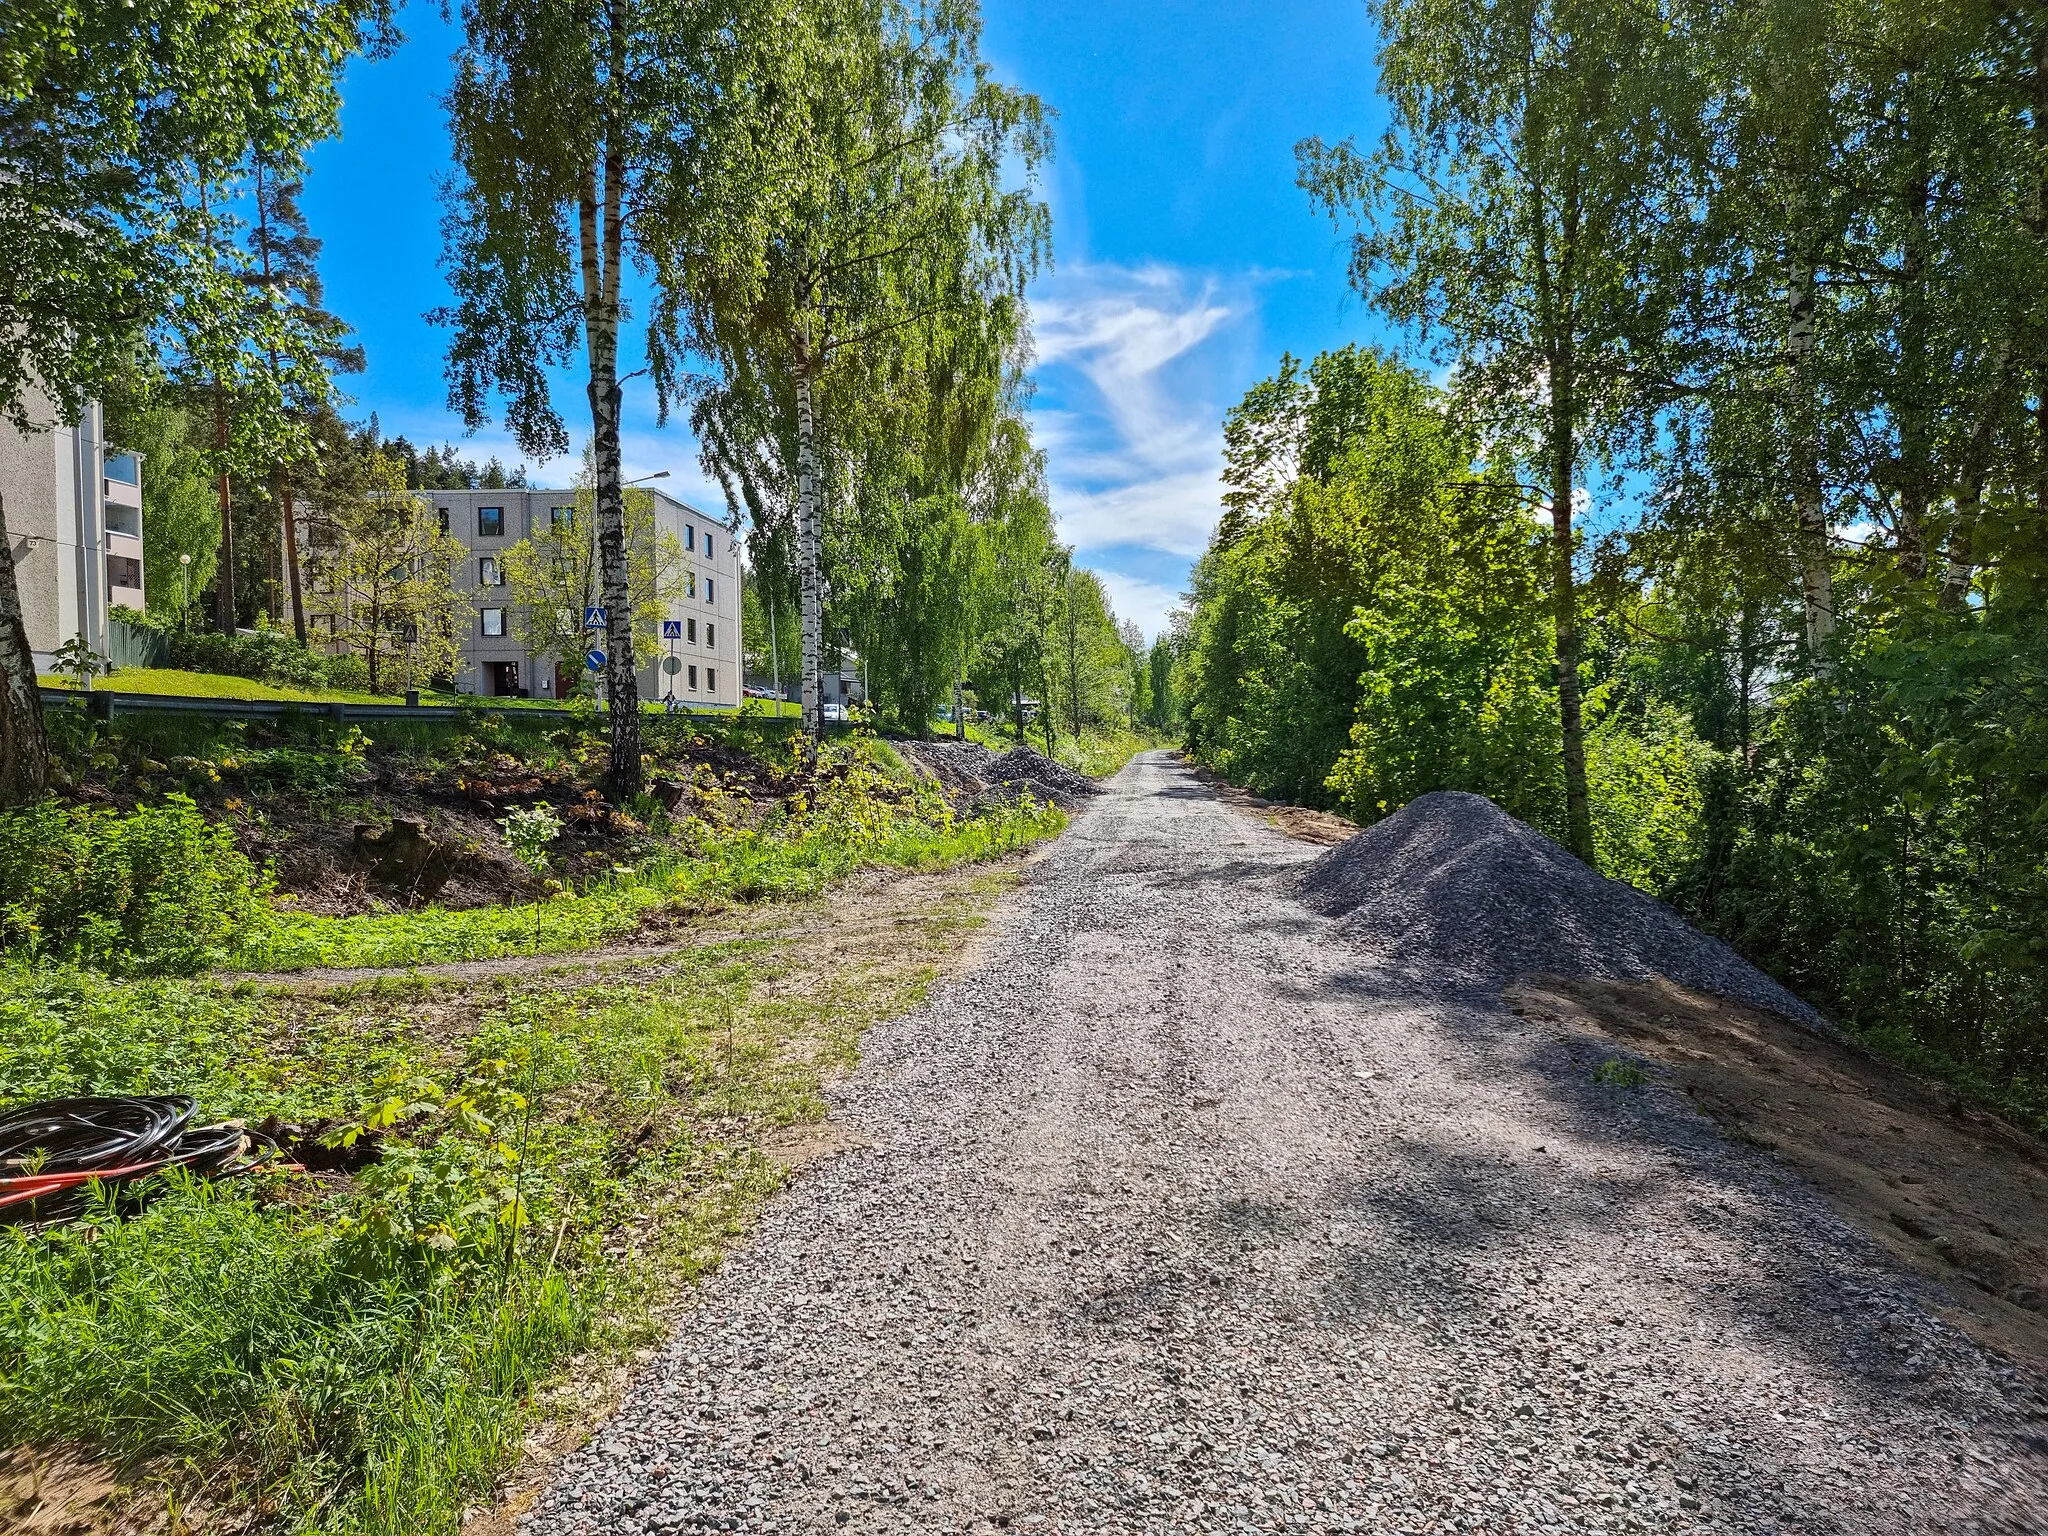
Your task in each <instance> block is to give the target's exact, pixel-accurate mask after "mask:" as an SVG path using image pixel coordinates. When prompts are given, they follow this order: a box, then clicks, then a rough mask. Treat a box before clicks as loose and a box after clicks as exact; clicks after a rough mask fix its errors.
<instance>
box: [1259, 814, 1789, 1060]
mask: <svg viewBox="0 0 2048 1536" xmlns="http://www.w3.org/2000/svg"><path fill="white" fill-rule="evenodd" d="M1294 888H1295V891H1296V893H1297V894H1299V895H1300V897H1301V899H1302V900H1303V901H1304V902H1306V903H1307V904H1308V905H1309V906H1311V907H1313V908H1314V909H1315V910H1316V911H1318V912H1321V913H1323V914H1324V915H1326V916H1331V917H1336V918H1338V919H1340V923H1341V926H1342V928H1343V930H1344V932H1345V933H1346V934H1347V935H1348V936H1350V937H1351V938H1352V939H1353V940H1354V941H1355V942H1356V943H1357V944H1358V945H1359V947H1360V948H1361V949H1363V950H1364V951H1366V952H1367V953H1369V954H1371V955H1372V956H1374V957H1375V958H1376V959H1378V960H1379V961H1380V962H1381V963H1382V964H1384V965H1385V966H1387V967H1389V968H1390V969H1392V970H1394V971H1396V972H1398V973H1401V974H1403V975H1405V976H1407V977H1409V978H1412V979H1413V980H1415V981H1418V982H1421V983H1422V984H1424V985H1426V986H1428V987H1430V988H1431V989H1432V990H1436V991H1446V990H1456V989H1459V988H1462V989H1464V990H1466V991H1468V992H1470V993H1471V994H1472V995H1473V996H1474V997H1475V998H1478V999H1481V1000H1487V999H1492V998H1496V997H1498V996H1499V994H1500V989H1501V986H1502V984H1503V983H1504V982H1507V981H1510V980H1512V979H1513V978H1515V977H1517V976H1527V975H1532V974H1536V973H1548V974H1551V975H1558V976H1597V977H1600V978H1601V979H1603V980H1607V981H1630V980H1640V979H1641V978H1644V977H1648V976H1667V977H1669V978H1670V979H1671V980H1673V981H1675V982H1678V983H1679V984H1680V985H1682V986H1688V987H1697V988H1699V989H1700V990H1701V991H1703V992H1718V993H1720V994H1721V995H1722V996H1723V997H1733V998H1738V999H1740V1000H1741V1001H1743V1002H1746V1003H1755V1004H1756V1005H1757V1006H1758V1007H1760V1008H1769V1009H1771V1010H1772V1011H1774V1012H1777V1013H1782V1014H1785V1015H1787V1016H1788V1017H1791V1018H1795V1019H1799V1020H1801V1021H1803V1022H1806V1023H1809V1024H1811V1023H1817V1022H1819V1017H1820V1016H1819V1015H1818V1014H1816V1013H1815V1012H1814V1010H1813V1009H1812V1008H1811V1007H1809V1006H1808V1005H1807V1004H1806V1003H1805V1002H1803V1001H1801V1000H1800V999H1799V998H1797V997H1794V996H1793V995H1792V994H1791V993H1790V992H1787V991H1786V990H1785V989H1784V988H1783V987H1781V986H1779V985H1778V984H1777V983H1776V982H1775V981H1773V980H1771V978H1770V977H1768V976H1766V975H1765V974H1764V973H1763V972H1762V971H1759V970H1758V969H1757V968H1756V967H1755V966H1753V965H1751V964H1750V963H1749V962H1748V961H1747V960H1745V959H1743V958H1742V956H1740V955H1738V954H1736V953H1735V951H1734V950H1732V949H1730V948H1729V947H1728V946H1727V945H1726V944H1723V943H1722V942H1721V941H1720V940H1719V939H1713V938H1709V937H1708V936H1707V935H1706V934H1704V933H1701V932H1700V931H1699V930H1698V929H1697V928H1694V927H1693V926H1692V925H1691V924H1689V923H1687V922H1686V920H1685V919H1684V918H1682V917H1680V916H1679V915H1678V914H1677V913H1676V912H1674V911H1672V910H1671V909H1670V908H1669V907H1667V906H1665V905H1664V904H1663V903H1662V902H1661V901H1658V900H1656V899H1655V898H1654V897H1650V896H1646V895H1644V894H1643V893H1642V892H1641V891H1639V890H1637V889H1636V888H1635V887H1634V886H1632V885H1628V884H1625V883H1624V882H1622V881H1620V880H1609V879H1606V878H1604V877H1603V876H1601V875H1598V874H1596V873H1594V872H1593V871H1592V870H1591V869H1588V868H1587V867H1586V865H1585V864H1584V863H1582V862H1581V861H1580V860H1578V859H1577V858H1575V857H1573V856H1572V855H1571V854H1569V853H1567V852H1566V851H1565V850H1564V849H1563V848H1562V847H1561V846H1559V845H1558V844H1557V843H1554V842H1552V841H1551V840H1550V839H1549V838H1547V837H1545V836H1544V835H1543V834H1542V833H1541V832H1538V831H1537V830H1536V829H1535V828H1534V827H1532V826H1530V825H1529V824H1528V823H1527V822H1523V821H1517V820H1516V819H1515V818H1514V817H1512V816H1510V815H1509V814H1508V813H1507V812H1506V811H1504V810H1502V809H1501V808H1500V807H1499V806H1497V805H1495V804H1494V803H1493V802H1492V801H1491V800H1489V799H1487V798H1486V797H1485V796H1484V795H1468V794H1465V793H1463V792H1462V791H1458V790H1439V791H1438V792H1437V793H1435V794H1430V795H1423V796H1421V797H1420V798H1418V799H1415V800H1411V801H1410V802H1409V803H1408V804H1407V805H1404V806H1403V807H1401V809H1400V810H1398V811H1396V812H1395V813H1394V814H1393V815H1391V816H1389V817H1387V819H1386V820H1384V821H1381V822H1377V823H1375V824H1374V825H1373V826H1371V827H1369V828H1367V829H1366V830H1365V831H1363V832H1361V833H1359V834H1358V836H1356V837H1354V838H1352V839H1351V840H1350V841H1349V842H1347V843H1343V844H1340V845H1339V846H1338V847H1335V848H1333V849H1331V850H1330V851H1329V852H1328V853H1326V854H1324V855H1323V856H1322V857H1321V858H1319V859H1317V860H1316V861H1315V862H1314V863H1313V864H1311V865H1309V866H1308V868H1306V869H1304V870H1303V871H1302V872H1301V874H1300V876H1299V877H1298V878H1297V879H1296V881H1295V887H1294Z"/></svg>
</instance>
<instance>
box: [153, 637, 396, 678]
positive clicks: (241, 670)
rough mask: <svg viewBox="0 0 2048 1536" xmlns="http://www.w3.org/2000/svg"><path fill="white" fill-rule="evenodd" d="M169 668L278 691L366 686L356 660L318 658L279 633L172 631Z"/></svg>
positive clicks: (364, 671) (360, 663)
mask: <svg viewBox="0 0 2048 1536" xmlns="http://www.w3.org/2000/svg"><path fill="white" fill-rule="evenodd" d="M170 640H171V665H172V666H174V667H183V668H186V669H188V670H190V671H193V672H221V673H225V674H227V675H228V676H229V677H246V678H250V679H252V680H254V681H256V682H259V683H271V684H274V685H276V686H278V687H281V688H353V689H359V690H360V689H364V688H368V687H369V685H370V674H369V669H368V668H367V667H365V666H364V665H363V660H362V658H361V657H359V656H323V655H321V654H320V653H319V652H318V651H315V650H310V649H308V648H307V647H306V646H303V645H301V644H299V642H298V641H297V640H296V639H294V638H293V637H292V636H290V635H287V634H285V633H284V632H283V631H282V630H276V629H259V630H257V631H255V632H254V633H253V634H235V635H223V634H220V633H218V632H217V631H214V630H199V629H186V630H173V631H171V635H170Z"/></svg>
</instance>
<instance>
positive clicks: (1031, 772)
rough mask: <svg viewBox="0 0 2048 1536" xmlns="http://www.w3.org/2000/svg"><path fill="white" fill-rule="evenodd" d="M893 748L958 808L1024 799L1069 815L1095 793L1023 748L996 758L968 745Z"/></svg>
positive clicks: (909, 744)
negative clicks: (1025, 796)
mask: <svg viewBox="0 0 2048 1536" xmlns="http://www.w3.org/2000/svg"><path fill="white" fill-rule="evenodd" d="M895 746H896V749H897V750H898V751H899V752H901V753H902V754H903V755H904V756H905V757H907V758H908V759H910V760H911V761H912V762H914V763H916V764H917V765H918V766H919V767H921V768H923V769H924V770H925V772H927V773H929V774H930V775H931V776H932V777H933V778H935V779H937V780H938V781H939V787H940V788H941V789H943V790H945V792H946V798H947V799H948V800H950V801H952V802H953V804H954V805H955V806H957V807H961V808H967V807H971V806H977V805H983V804H987V803H989V802H990V801H993V800H1013V799H1015V798H1016V797H1017V796H1018V795H1020V794H1028V795H1030V796H1032V797H1033V798H1034V799H1038V800H1048V801H1050V802H1052V804H1054V805H1056V806H1058V807H1060V809H1062V810H1072V809H1073V808H1074V807H1075V806H1077V805H1079V804H1080V803H1081V802H1082V801H1083V800H1085V799H1087V798H1088V797H1089V796H1090V795H1096V794H1100V793H1101V789H1100V787H1099V786H1098V785H1097V784H1096V783H1095V781H1094V780H1092V779H1089V778H1086V777H1084V776H1083V775H1081V774H1078V773H1076V772H1074V770H1073V769H1071V768H1069V767H1067V766H1066V764H1064V763H1056V762H1054V761H1053V760H1052V759H1051V758H1049V757H1046V756H1044V755H1043V754H1041V753H1037V752H1034V751H1032V750H1031V749H1030V748H1029V747H1012V748H1010V750H1009V751H1007V752H1001V753H997V752H991V751H990V750H989V749H988V748H987V747H984V746H982V745H981V744H980V743H978V742H972V741H901V742H897V743H895Z"/></svg>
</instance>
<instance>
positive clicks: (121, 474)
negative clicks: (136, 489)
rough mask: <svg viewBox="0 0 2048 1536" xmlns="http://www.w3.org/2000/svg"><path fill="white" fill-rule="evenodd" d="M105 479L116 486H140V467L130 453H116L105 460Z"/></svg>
mask: <svg viewBox="0 0 2048 1536" xmlns="http://www.w3.org/2000/svg"><path fill="white" fill-rule="evenodd" d="M107 478H108V479H109V480H112V481H113V482H114V483H115V484H117V485H140V484H141V483H142V465H141V464H140V463H139V462H137V460H136V457H135V455H134V454H132V453H117V454H115V455H114V456H113V457H112V458H111V459H109V460H107Z"/></svg>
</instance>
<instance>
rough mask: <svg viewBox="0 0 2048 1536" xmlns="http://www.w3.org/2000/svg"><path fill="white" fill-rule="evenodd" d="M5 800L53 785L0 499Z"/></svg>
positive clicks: (37, 794)
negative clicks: (51, 783)
mask: <svg viewBox="0 0 2048 1536" xmlns="http://www.w3.org/2000/svg"><path fill="white" fill-rule="evenodd" d="M0 695H4V698H0V804H5V805H26V804H28V803H29V802H30V801H33V800H40V799H41V798H42V797H43V796H44V795H45V794H47V793H49V788H50V743H49V738H48V736H47V735H45V734H44V730H43V696H42V694H40V693H39V692H37V690H36V658H35V653H34V652H33V651H31V650H30V649H29V644H28V626H27V625H26V624H25V623H23V621H22V616H21V588H20V585H19V584H18V583H17V582H16V580H15V575H14V535H13V534H11V533H9V532H8V531H7V507H6V504H5V503H4V502H0Z"/></svg>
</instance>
